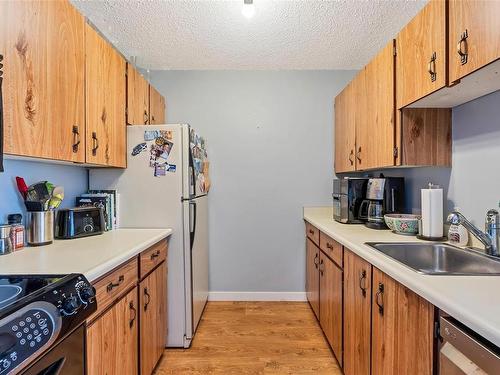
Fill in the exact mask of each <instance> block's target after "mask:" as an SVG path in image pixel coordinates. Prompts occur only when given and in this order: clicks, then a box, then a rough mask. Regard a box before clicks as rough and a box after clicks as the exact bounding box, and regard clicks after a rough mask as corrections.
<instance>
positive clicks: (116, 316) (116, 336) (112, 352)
mask: <svg viewBox="0 0 500 375" xmlns="http://www.w3.org/2000/svg"><path fill="white" fill-rule="evenodd" d="M138 313H139V308H138V305H137V287H135V288H134V289H132V290H131V291H130V292H129V293H128V294H127V295H126V296H125V297H123V298H122V299H121V300H119V301H118V302H117V303H116V304H115V305H114V306H113V307H111V309H109V310H108V311H107V312H106V313H105V314H104V315H102V316H101V317H100V318H99V319H97V320H96V321H95V322H94V323H92V325H91V326H90V327H88V328H87V373H88V374H89V375H112V374H120V375H122V374H123V375H135V374H137V373H138V347H137V344H138V328H137V327H138V325H137V318H138Z"/></svg>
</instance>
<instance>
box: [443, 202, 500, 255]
mask: <svg viewBox="0 0 500 375" xmlns="http://www.w3.org/2000/svg"><path fill="white" fill-rule="evenodd" d="M447 222H448V223H449V224H454V225H460V224H461V225H463V226H464V227H465V228H467V229H468V230H469V231H470V232H471V233H472V234H473V235H474V236H475V237H476V238H477V239H478V240H479V241H481V242H482V243H483V245H484V248H485V250H486V254H488V255H492V256H496V257H500V253H499V247H500V246H499V245H500V215H499V213H498V211H497V210H493V209H492V210H489V211H488V212H487V213H486V224H485V227H486V232H482V231H481V230H480V229H479V228H477V227H476V226H475V225H474V224H472V223H471V222H470V221H469V220H467V219H466V218H465V216H464V215H462V214H461V213H460V212H458V211H453V212H451V213H450V214H449V215H448V219H447Z"/></svg>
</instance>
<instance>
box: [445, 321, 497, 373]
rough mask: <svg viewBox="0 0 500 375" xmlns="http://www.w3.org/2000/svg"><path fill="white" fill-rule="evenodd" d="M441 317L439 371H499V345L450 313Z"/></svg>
mask: <svg viewBox="0 0 500 375" xmlns="http://www.w3.org/2000/svg"><path fill="white" fill-rule="evenodd" d="M439 320H440V336H441V339H442V341H441V344H440V347H439V375H461V374H464V375H485V374H489V375H496V374H500V350H499V348H498V347H496V346H494V345H493V344H491V343H490V342H488V341H486V340H485V339H483V338H482V337H480V336H479V335H477V334H475V333H474V332H472V331H471V330H470V329H468V328H467V327H465V326H463V325H462V324H461V323H460V322H458V321H456V320H455V319H453V318H451V317H445V316H441V317H440V318H439Z"/></svg>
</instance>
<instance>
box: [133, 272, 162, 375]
mask: <svg viewBox="0 0 500 375" xmlns="http://www.w3.org/2000/svg"><path fill="white" fill-rule="evenodd" d="M139 300H140V307H141V319H140V336H139V337H140V353H141V354H140V358H141V360H140V367H141V374H151V373H152V372H153V370H154V368H155V367H156V364H157V363H158V360H159V359H160V357H161V356H162V354H163V351H164V350H165V344H166V335H167V264H166V262H163V263H162V264H161V265H160V266H158V268H156V269H155V270H154V271H153V272H151V273H150V274H149V275H148V276H147V277H146V278H145V279H144V280H142V281H141V282H140V284H139Z"/></svg>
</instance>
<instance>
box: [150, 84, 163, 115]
mask: <svg viewBox="0 0 500 375" xmlns="http://www.w3.org/2000/svg"><path fill="white" fill-rule="evenodd" d="M149 110H150V112H151V119H150V123H151V125H158V124H165V98H164V97H163V96H162V95H161V94H160V93H159V92H158V91H157V90H156V89H155V88H154V87H153V86H151V85H149Z"/></svg>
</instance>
